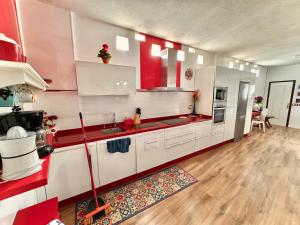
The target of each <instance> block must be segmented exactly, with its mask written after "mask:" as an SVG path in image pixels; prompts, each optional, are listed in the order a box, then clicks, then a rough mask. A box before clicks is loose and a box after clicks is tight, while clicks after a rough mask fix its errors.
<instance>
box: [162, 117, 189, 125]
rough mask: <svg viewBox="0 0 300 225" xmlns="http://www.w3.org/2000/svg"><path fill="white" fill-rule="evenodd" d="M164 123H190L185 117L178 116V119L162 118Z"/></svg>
mask: <svg viewBox="0 0 300 225" xmlns="http://www.w3.org/2000/svg"><path fill="white" fill-rule="evenodd" d="M160 122H162V123H166V124H168V125H176V124H181V123H188V122H187V121H186V120H184V119H180V118H177V119H169V120H162V121H160Z"/></svg>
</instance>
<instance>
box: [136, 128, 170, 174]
mask: <svg viewBox="0 0 300 225" xmlns="http://www.w3.org/2000/svg"><path fill="white" fill-rule="evenodd" d="M136 155H137V172H138V173H140V172H142V171H145V170H148V169H151V168H153V167H156V166H159V165H161V164H164V163H165V162H166V151H165V150H164V131H163V130H159V131H152V132H146V133H141V134H137V135H136Z"/></svg>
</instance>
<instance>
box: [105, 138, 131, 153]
mask: <svg viewBox="0 0 300 225" xmlns="http://www.w3.org/2000/svg"><path fill="white" fill-rule="evenodd" d="M130 144H131V139H130V138H123V139H118V140H113V141H108V142H107V151H108V152H109V153H115V152H121V153H126V152H128V151H129V146H130Z"/></svg>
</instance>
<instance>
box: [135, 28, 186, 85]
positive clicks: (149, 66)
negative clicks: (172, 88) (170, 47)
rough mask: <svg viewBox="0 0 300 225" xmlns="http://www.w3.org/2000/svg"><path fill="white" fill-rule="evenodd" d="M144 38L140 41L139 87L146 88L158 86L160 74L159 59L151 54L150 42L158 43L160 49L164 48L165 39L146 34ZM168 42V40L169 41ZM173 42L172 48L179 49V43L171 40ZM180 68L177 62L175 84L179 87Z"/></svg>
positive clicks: (179, 63)
mask: <svg viewBox="0 0 300 225" xmlns="http://www.w3.org/2000/svg"><path fill="white" fill-rule="evenodd" d="M145 36H146V40H145V41H144V42H143V41H141V42H140V72H141V75H140V76H141V88H142V89H148V88H153V87H159V86H160V83H161V82H160V81H161V76H160V70H161V68H160V67H161V59H160V57H159V56H152V55H151V48H152V44H157V45H160V47H161V50H163V49H165V48H166V47H165V42H166V40H164V39H161V38H158V37H154V36H151V35H147V34H145ZM169 42H170V41H169ZM172 43H173V44H174V49H176V50H181V44H179V43H175V42H172ZM180 70H181V62H177V70H176V77H177V79H176V86H177V87H180Z"/></svg>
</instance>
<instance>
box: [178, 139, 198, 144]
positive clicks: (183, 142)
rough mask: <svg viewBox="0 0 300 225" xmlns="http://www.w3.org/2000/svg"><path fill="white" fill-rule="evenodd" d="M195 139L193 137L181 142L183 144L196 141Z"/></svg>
mask: <svg viewBox="0 0 300 225" xmlns="http://www.w3.org/2000/svg"><path fill="white" fill-rule="evenodd" d="M194 140H195V139H194V138H193V139H188V140H184V141H182V142H181V144H185V143H188V142H190V141H194Z"/></svg>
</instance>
